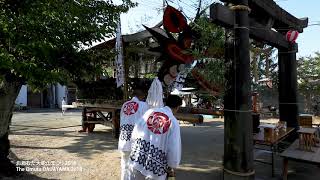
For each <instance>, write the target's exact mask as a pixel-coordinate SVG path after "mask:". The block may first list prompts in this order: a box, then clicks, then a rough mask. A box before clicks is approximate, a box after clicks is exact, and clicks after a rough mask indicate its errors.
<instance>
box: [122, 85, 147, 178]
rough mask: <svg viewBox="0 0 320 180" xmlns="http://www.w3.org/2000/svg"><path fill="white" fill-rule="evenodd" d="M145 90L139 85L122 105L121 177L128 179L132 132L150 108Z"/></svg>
mask: <svg viewBox="0 0 320 180" xmlns="http://www.w3.org/2000/svg"><path fill="white" fill-rule="evenodd" d="M145 94H146V93H144V91H143V90H142V88H141V87H137V88H136V89H135V90H134V92H133V96H134V97H133V98H132V99H131V100H129V101H127V102H125V103H124V104H123V105H122V108H121V112H120V135H119V144H118V150H119V151H120V152H121V179H122V180H124V179H126V176H127V173H126V172H127V170H128V167H127V162H128V158H129V155H130V151H131V142H130V140H131V133H132V130H133V128H134V126H135V124H136V123H137V121H138V120H140V119H141V117H142V115H143V114H144V113H145V112H146V111H147V110H148V104H147V103H146V102H143V100H144V99H145Z"/></svg>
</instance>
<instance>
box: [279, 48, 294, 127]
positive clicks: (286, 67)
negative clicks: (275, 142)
mask: <svg viewBox="0 0 320 180" xmlns="http://www.w3.org/2000/svg"><path fill="white" fill-rule="evenodd" d="M297 51H298V45H297V44H296V43H295V44H292V45H291V46H290V47H289V48H288V49H287V48H278V57H279V58H278V59H279V61H278V63H279V113H280V121H286V122H287V126H288V127H293V128H298V104H297V102H298V100H297V61H296V53H297Z"/></svg>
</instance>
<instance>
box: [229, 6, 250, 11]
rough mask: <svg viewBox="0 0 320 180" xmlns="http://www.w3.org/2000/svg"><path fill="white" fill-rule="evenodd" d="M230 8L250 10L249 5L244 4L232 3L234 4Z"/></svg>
mask: <svg viewBox="0 0 320 180" xmlns="http://www.w3.org/2000/svg"><path fill="white" fill-rule="evenodd" d="M230 9H231V10H233V11H239V10H240V11H248V12H249V13H250V12H251V9H250V8H249V6H245V5H234V6H230Z"/></svg>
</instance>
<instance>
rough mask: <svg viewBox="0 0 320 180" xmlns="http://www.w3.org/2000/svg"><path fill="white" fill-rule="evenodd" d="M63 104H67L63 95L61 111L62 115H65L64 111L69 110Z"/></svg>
mask: <svg viewBox="0 0 320 180" xmlns="http://www.w3.org/2000/svg"><path fill="white" fill-rule="evenodd" d="M63 105H67V102H66V97H63V99H62V101H61V112H62V115H64V113H65V112H66V110H67V108H66V107H63Z"/></svg>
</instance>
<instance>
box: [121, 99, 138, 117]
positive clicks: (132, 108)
mask: <svg viewBox="0 0 320 180" xmlns="http://www.w3.org/2000/svg"><path fill="white" fill-rule="evenodd" d="M138 108H139V104H138V103H136V102H127V103H126V104H125V105H124V108H123V113H124V114H125V115H128V116H130V115H132V114H135V113H136V112H137V111H138Z"/></svg>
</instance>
